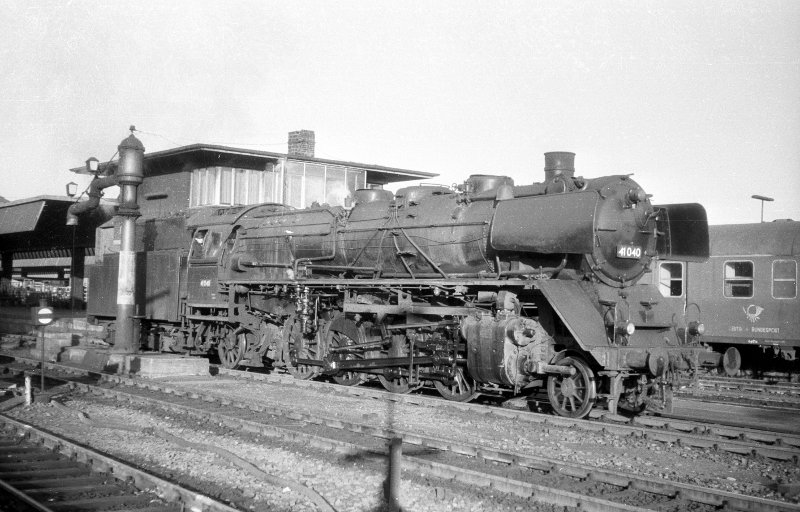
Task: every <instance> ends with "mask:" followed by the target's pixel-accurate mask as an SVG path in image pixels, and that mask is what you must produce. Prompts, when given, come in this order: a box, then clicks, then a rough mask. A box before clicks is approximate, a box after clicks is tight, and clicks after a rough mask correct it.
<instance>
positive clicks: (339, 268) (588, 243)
mask: <svg viewBox="0 0 800 512" xmlns="http://www.w3.org/2000/svg"><path fill="white" fill-rule="evenodd" d="M189 225H190V228H191V229H192V230H193V242H192V244H191V248H190V250H189V251H188V257H185V258H180V257H176V258H172V259H170V258H164V259H165V261H166V260H169V264H170V265H172V266H173V267H175V268H176V273H175V276H176V277H175V280H174V281H175V283H174V285H173V286H174V287H175V288H176V289H181V290H184V291H183V292H182V293H181V294H180V296H181V299H180V306H179V309H178V310H176V311H174V312H173V313H172V314H171V318H170V319H169V320H168V321H159V320H158V319H156V318H154V317H153V318H150V319H149V320H148V321H147V322H146V328H145V329H144V330H145V332H147V333H148V334H149V335H150V337H151V340H155V341H154V344H156V345H158V346H159V348H161V349H162V350H171V351H183V352H187V351H200V352H202V351H207V350H211V349H214V348H216V349H217V351H218V354H219V356H220V359H221V361H222V362H223V364H224V365H225V366H228V367H236V366H238V365H255V366H260V365H262V364H263V361H265V360H269V361H272V362H273V364H274V365H276V366H283V367H285V368H286V369H287V370H288V371H289V372H291V373H292V374H293V375H294V376H295V377H297V378H303V379H306V378H312V377H315V376H318V375H326V376H329V377H330V378H332V379H333V380H335V381H336V382H338V383H340V384H344V385H357V384H360V383H362V382H364V381H366V380H373V379H376V380H378V381H379V382H380V383H381V384H382V385H383V386H384V387H385V388H386V389H388V390H391V391H394V392H407V391H409V390H412V389H416V388H419V387H423V386H432V387H434V388H435V389H436V390H438V392H439V393H440V394H441V395H442V396H444V397H445V398H448V399H451V400H462V401H464V400H469V399H471V398H473V397H474V396H476V394H478V393H513V394H520V393H528V392H530V391H532V390H534V389H537V388H544V387H546V389H547V393H548V397H549V401H550V404H551V405H552V407H553V410H554V411H555V412H556V413H557V414H560V415H563V416H569V417H584V416H586V415H587V414H588V413H589V411H590V410H591V409H592V407H593V406H594V404H595V403H596V402H597V401H598V400H602V401H603V402H604V403H605V404H606V405H607V407H608V408H609V410H611V411H612V412H616V411H617V408H618V407H620V406H622V407H625V408H627V409H632V410H637V411H640V410H642V409H643V408H644V407H646V406H651V407H656V406H661V407H663V406H667V405H668V404H669V398H670V397H671V394H670V393H671V387H670V386H671V383H672V379H673V376H674V374H675V372H676V371H677V370H679V369H684V368H688V367H691V366H692V365H695V364H697V360H698V356H699V355H700V353H701V352H702V351H703V349H702V348H701V347H700V346H699V344H697V343H696V338H697V336H698V335H699V334H700V333H701V332H702V329H703V327H702V324H701V323H700V320H701V319H700V318H698V317H697V316H696V313H693V312H692V311H694V310H692V311H689V310H687V312H686V313H684V312H683V311H678V312H676V311H675V309H674V308H672V307H667V306H666V305H665V303H664V301H663V300H662V297H661V295H660V293H659V291H658V289H657V287H656V286H654V285H653V283H651V282H650V280H642V279H641V278H642V276H643V275H644V274H645V273H648V272H650V265H651V261H652V260H653V259H654V258H655V257H657V256H659V257H662V258H664V257H668V258H671V259H677V260H684V261H701V260H704V259H706V258H707V257H708V224H707V221H706V215H705V211H704V209H703V208H702V206H700V205H697V204H675V205H666V206H656V205H653V204H652V203H651V201H650V195H648V194H646V193H645V192H644V190H642V188H641V187H640V186H639V185H638V184H637V183H636V182H635V181H634V180H632V179H631V178H630V176H628V175H612V176H606V177H601V178H595V179H585V178H582V177H578V176H575V170H574V154H573V153H566V152H555V153H546V154H545V180H544V181H543V182H541V183H533V184H529V185H520V186H515V184H514V183H513V180H512V179H511V178H508V177H505V176H491V175H473V176H471V177H470V178H469V179H467V180H466V182H465V183H464V184H463V185H460V186H458V187H455V188H450V187H443V186H432V185H422V186H414V187H406V188H403V189H400V190H399V191H398V192H397V193H396V194H392V193H391V192H389V191H385V190H359V191H356V193H355V204H354V206H352V207H350V208H343V207H331V206H327V205H321V206H314V207H311V208H306V209H292V208H291V207H288V206H285V205H280V204H262V205H256V206H249V207H241V208H225V209H222V208H220V209H216V210H215V209H207V210H204V211H202V212H201V213H198V214H197V215H195V216H194V217H192V218H191V219H190V221H189ZM160 286H163V282H162V283H161V284H160ZM149 294H150V293H149V292H146V293H144V295H145V296H147V295H149ZM692 315H695V316H692ZM144 316H145V317H147V315H144Z"/></svg>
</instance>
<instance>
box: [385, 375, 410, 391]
mask: <svg viewBox="0 0 800 512" xmlns="http://www.w3.org/2000/svg"><path fill="white" fill-rule="evenodd" d="M378 380H379V381H380V382H381V385H382V386H383V387H384V388H386V390H387V391H391V392H392V393H400V394H403V393H408V391H409V390H410V389H411V387H410V386H409V385H408V379H407V378H406V377H398V376H394V375H389V376H388V377H387V376H386V375H378Z"/></svg>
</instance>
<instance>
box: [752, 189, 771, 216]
mask: <svg viewBox="0 0 800 512" xmlns="http://www.w3.org/2000/svg"><path fill="white" fill-rule="evenodd" d="M750 197H752V198H753V199H758V200H759V201H761V222H764V201H774V200H775V199H773V198H771V197H767V196H760V195H758V194H755V195H752V196H750Z"/></svg>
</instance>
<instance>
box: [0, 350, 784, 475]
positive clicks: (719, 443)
mask: <svg viewBox="0 0 800 512" xmlns="http://www.w3.org/2000/svg"><path fill="white" fill-rule="evenodd" d="M10 357H15V356H10ZM16 359H17V360H20V361H26V362H27V363H28V364H31V365H34V366H38V365H39V364H40V362H39V361H37V360H35V359H31V358H22V357H16ZM46 367H47V368H53V369H56V368H57V369H61V370H63V371H67V372H72V373H83V374H89V373H92V374H96V375H103V378H106V379H115V378H119V377H118V376H116V375H108V374H101V373H100V372H93V371H89V370H85V369H81V368H76V367H74V366H68V365H63V364H58V363H47V364H46ZM219 374H220V375H229V376H234V377H239V378H245V379H248V380H257V381H265V382H278V383H281V384H282V385H289V386H297V387H301V388H302V387H310V388H319V389H326V390H328V391H334V392H336V393H340V394H347V395H350V396H356V397H359V396H362V397H368V398H372V399H379V400H386V401H391V402H395V403H401V404H406V405H415V406H426V407H434V408H439V409H441V408H451V409H453V410H457V411H461V412H468V413H470V414H477V415H481V416H486V417H491V416H495V417H501V418H510V419H516V420H519V421H525V422H528V423H531V424H536V425H552V426H556V427H562V428H579V429H581V430H585V431H604V432H608V433H611V434H616V435H620V436H634V437H639V438H643V439H647V440H650V441H657V442H662V443H681V444H682V445H684V446H691V447H697V448H710V449H716V450H722V451H727V452H730V453H734V454H737V455H748V456H749V455H761V456H764V457H768V458H770V459H773V460H780V461H792V462H795V463H800V435H794V434H789V433H779V432H769V431H764V430H756V429H752V428H744V427H739V426H734V425H731V426H729V425H720V424H709V423H699V422H696V421H690V420H685V419H681V418H677V417H674V416H672V417H654V416H638V417H634V418H630V419H628V418H624V417H621V416H618V415H610V414H608V413H606V412H604V411H600V410H593V411H592V412H591V413H590V419H583V420H581V419H570V418H564V417H560V416H549V415H542V414H537V413H534V412H530V411H520V410H513V409H506V408H501V407H486V406H485V405H481V404H474V403H462V402H453V401H447V400H442V399H440V398H433V397H426V396H421V395H403V394H396V393H388V392H385V391H381V390H374V389H370V388H367V387H364V386H354V387H350V386H339V385H334V384H328V383H323V382H316V381H310V380H301V379H294V378H288V377H286V378H284V377H283V376H275V375H266V374H256V373H250V372H243V371H238V370H228V369H225V368H219Z"/></svg>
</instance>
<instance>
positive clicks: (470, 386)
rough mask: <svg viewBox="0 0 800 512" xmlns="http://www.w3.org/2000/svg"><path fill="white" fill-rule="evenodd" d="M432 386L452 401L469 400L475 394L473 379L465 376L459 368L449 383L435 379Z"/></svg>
mask: <svg viewBox="0 0 800 512" xmlns="http://www.w3.org/2000/svg"><path fill="white" fill-rule="evenodd" d="M433 386H434V387H435V388H436V391H438V392H439V394H440V395H442V397H443V398H445V399H447V400H452V401H454V402H469V401H470V400H472V399H473V398H475V396H477V393H476V392H475V381H474V380H472V379H471V378H469V377H465V376H464V372H463V370H462V369H461V368H458V369H457V370H456V375H455V377H453V380H452V382H450V383H449V384H445V383H444V382H441V381H438V380H435V381H433Z"/></svg>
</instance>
